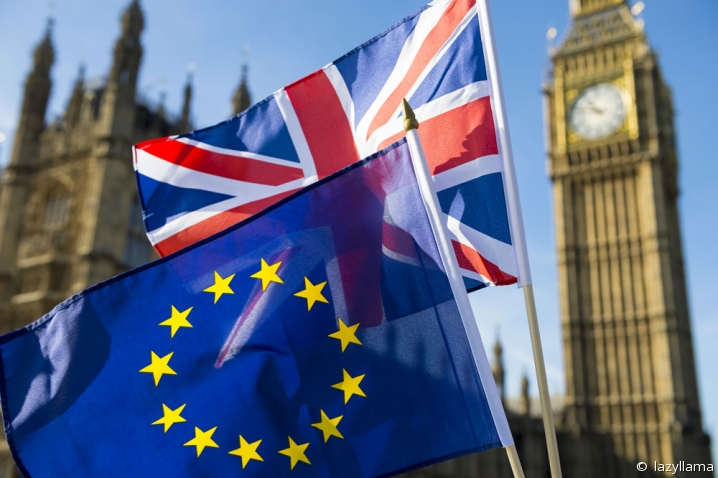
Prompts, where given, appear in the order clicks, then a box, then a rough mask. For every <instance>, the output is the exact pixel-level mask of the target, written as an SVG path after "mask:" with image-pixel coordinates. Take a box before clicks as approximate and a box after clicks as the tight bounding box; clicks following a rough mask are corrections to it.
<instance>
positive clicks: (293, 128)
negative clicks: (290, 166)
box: [274, 89, 317, 177]
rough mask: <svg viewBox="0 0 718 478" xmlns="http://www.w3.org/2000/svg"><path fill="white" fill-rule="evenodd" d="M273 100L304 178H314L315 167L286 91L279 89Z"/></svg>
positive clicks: (315, 173) (315, 174)
mask: <svg viewBox="0 0 718 478" xmlns="http://www.w3.org/2000/svg"><path fill="white" fill-rule="evenodd" d="M274 99H275V100H276V101H277V105H278V106H279V112H280V113H282V118H284V123H285V124H286V125H287V130H288V131H289V136H290V137H291V138H292V143H293V144H294V148H295V149H296V150H297V156H299V161H300V163H301V164H302V169H303V170H304V176H305V177H316V176H317V167H316V165H315V164H314V158H313V157H312V152H311V150H310V149H309V143H307V138H306V137H305V136H304V130H302V125H301V123H299V118H298V117H297V113H296V111H294V106H293V105H292V102H291V101H290V100H289V96H287V92H286V90H284V89H281V90H279V91H277V92H276V93H274Z"/></svg>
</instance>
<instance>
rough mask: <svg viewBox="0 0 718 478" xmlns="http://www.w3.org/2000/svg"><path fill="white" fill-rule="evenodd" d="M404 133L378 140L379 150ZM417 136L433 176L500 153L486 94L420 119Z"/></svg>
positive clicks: (489, 100) (489, 102)
mask: <svg viewBox="0 0 718 478" xmlns="http://www.w3.org/2000/svg"><path fill="white" fill-rule="evenodd" d="M403 136H404V132H401V133H399V134H397V135H395V136H392V137H391V138H389V139H387V140H386V141H384V142H383V143H381V144H380V145H379V149H383V148H385V147H386V146H388V145H390V144H391V143H393V142H395V141H398V140H399V139H400V138H402V137H403ZM419 136H420V137H421V142H422V145H423V146H424V152H425V153H426V161H427V162H428V163H429V169H430V170H431V174H432V175H434V174H438V173H441V172H442V171H446V170H448V169H451V168H455V167H456V166H460V165H462V164H464V163H468V162H469V161H473V160H475V159H476V158H481V157H482V156H488V155H491V154H498V153H499V148H498V146H497V144H496V130H495V129H494V119H493V116H492V114H491V99H490V98H489V97H488V96H485V97H483V98H479V99H477V100H474V101H472V102H471V103H467V104H465V105H462V106H459V107H458V108H454V109H453V110H451V111H447V112H446V113H444V114H441V115H439V116H435V117H433V118H431V119H428V120H426V121H422V122H421V123H420V124H419Z"/></svg>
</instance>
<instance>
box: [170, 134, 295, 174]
mask: <svg viewBox="0 0 718 478" xmlns="http://www.w3.org/2000/svg"><path fill="white" fill-rule="evenodd" d="M176 141H177V142H179V143H184V144H188V145H190V146H194V147H195V148H199V149H204V150H207V151H211V152H213V153H219V154H224V155H227V156H236V157H239V158H247V159H254V160H257V161H263V162H265V163H272V164H278V165H280V166H287V167H289V168H297V169H302V166H301V164H299V163H296V162H294V161H287V160H286V159H280V158H273V157H271V156H265V155H263V154H257V153H250V152H249V151H235V150H233V149H227V148H220V147H218V146H212V145H211V144H207V143H202V142H200V141H195V140H193V139H190V138H178V139H177V140H176Z"/></svg>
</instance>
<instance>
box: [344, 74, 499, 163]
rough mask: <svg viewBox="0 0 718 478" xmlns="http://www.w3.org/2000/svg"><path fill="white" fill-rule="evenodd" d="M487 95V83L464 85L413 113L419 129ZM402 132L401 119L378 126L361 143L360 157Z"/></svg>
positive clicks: (478, 82)
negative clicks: (430, 121) (429, 121)
mask: <svg viewBox="0 0 718 478" xmlns="http://www.w3.org/2000/svg"><path fill="white" fill-rule="evenodd" d="M488 95H489V84H488V82H487V81H477V82H475V83H471V84H469V85H466V86H464V87H463V88H459V89H458V90H454V91H452V92H451V93H447V94H445V95H444V96H440V97H439V98H436V99H434V100H431V101H430V102H429V103H426V104H425V105H422V106H420V107H418V108H416V109H415V110H414V113H415V114H416V118H417V120H418V121H419V127H421V123H422V122H424V121H427V120H430V119H432V118H435V117H437V116H440V115H442V114H444V113H447V112H449V111H451V110H453V109H455V108H458V107H460V106H464V105H466V104H468V103H471V102H472V101H474V100H477V99H479V98H484V97H486V96H488ZM402 131H404V124H403V121H402V120H401V118H394V119H393V120H391V121H389V122H388V123H387V124H385V125H383V126H380V127H379V128H377V129H376V131H375V132H374V134H372V136H371V138H370V139H369V141H366V142H364V143H362V144H363V147H364V150H360V153H362V157H364V156H368V155H370V154H372V153H375V152H376V151H377V149H378V148H379V145H380V144H381V143H383V142H384V141H386V140H387V139H388V138H391V137H392V136H394V135H396V134H398V133H401V132H402ZM355 138H357V139H358V140H359V141H361V139H360V137H359V136H358V133H357V134H355ZM359 146H360V145H359V144H358V143H357V148H359Z"/></svg>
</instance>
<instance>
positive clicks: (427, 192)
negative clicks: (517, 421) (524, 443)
mask: <svg viewBox="0 0 718 478" xmlns="http://www.w3.org/2000/svg"><path fill="white" fill-rule="evenodd" d="M403 107H404V108H403V111H404V129H405V130H406V141H407V144H408V146H409V152H410V154H411V162H412V164H413V166H414V173H415V174H416V179H417V182H418V184H419V190H420V192H421V197H422V199H423V201H424V206H425V207H426V213H427V215H428V216H429V222H430V223H431V229H432V230H433V232H434V236H435V237H436V242H437V246H438V249H439V255H440V256H441V260H442V262H443V264H444V268H445V269H446V275H447V276H448V278H449V283H450V284H451V291H452V292H453V294H454V297H455V298H456V306H457V308H458V309H459V314H460V315H461V319H462V322H463V324H464V328H465V330H466V335H467V336H468V339H469V344H470V346H471V352H472V354H473V358H474V362H475V363H476V367H477V368H478V369H479V374H480V376H481V378H482V385H483V388H484V393H485V394H486V400H487V402H488V405H489V409H490V410H491V414H492V416H493V419H494V424H495V426H496V431H497V432H498V435H499V438H500V440H501V443H502V444H505V443H510V445H506V446H505V449H506V453H507V454H508V457H509V463H510V464H511V469H512V471H513V473H514V477H515V478H524V471H523V468H522V467H521V461H520V460H519V455H518V453H517V452H516V446H515V445H514V444H513V437H512V436H511V430H510V429H509V424H508V421H507V420H506V412H504V409H503V405H502V403H501V398H500V397H499V392H498V390H497V389H496V383H495V382H494V379H493V374H492V373H491V367H490V366H489V362H488V360H487V358H486V351H485V350H484V345H483V342H482V341H481V335H480V334H479V328H478V326H477V325H476V319H475V318H474V312H473V310H472V309H471V303H470V302H469V295H468V294H467V293H466V287H465V286H464V280H463V278H462V276H461V271H460V270H459V264H458V263H457V262H456V255H455V254H454V251H453V249H452V247H451V242H450V241H449V233H448V231H447V230H446V223H445V221H444V219H443V215H442V213H441V209H440V207H439V199H438V198H437V196H436V190H434V181H433V180H432V178H431V173H430V172H429V166H428V165H427V162H426V155H425V154H424V148H423V147H422V146H421V141H420V140H419V135H418V132H417V128H419V122H418V121H417V120H416V116H415V115H414V112H413V111H412V110H411V107H410V106H409V103H407V102H406V100H403ZM487 377H490V378H489V380H488V383H487V382H484V381H483V378H487Z"/></svg>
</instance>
